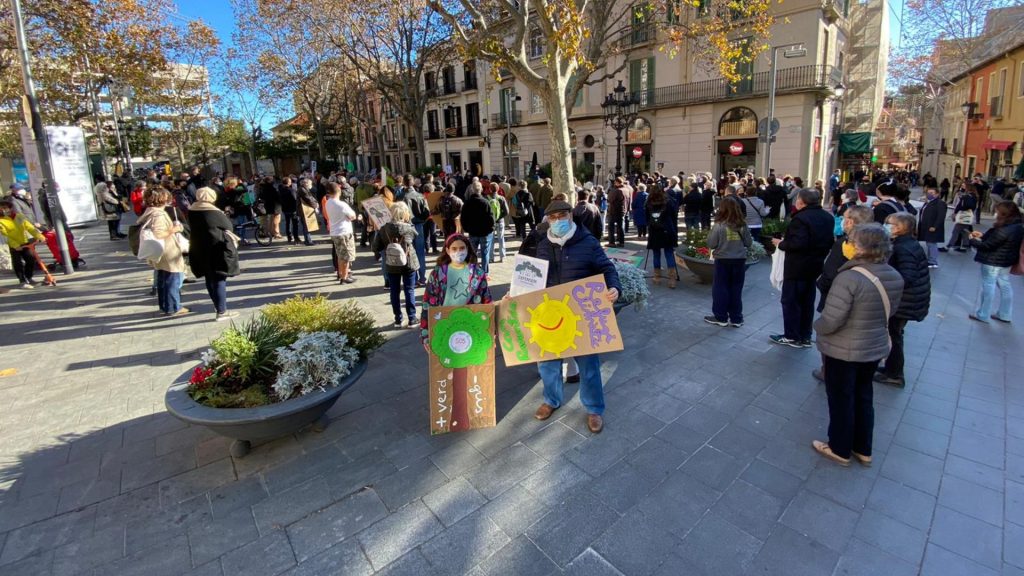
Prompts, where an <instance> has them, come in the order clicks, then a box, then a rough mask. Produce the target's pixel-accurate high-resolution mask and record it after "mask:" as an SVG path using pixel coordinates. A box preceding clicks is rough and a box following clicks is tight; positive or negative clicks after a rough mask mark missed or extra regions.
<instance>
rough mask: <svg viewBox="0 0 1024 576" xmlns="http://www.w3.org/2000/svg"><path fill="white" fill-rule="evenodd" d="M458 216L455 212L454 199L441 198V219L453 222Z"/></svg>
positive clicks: (448, 197)
mask: <svg viewBox="0 0 1024 576" xmlns="http://www.w3.org/2000/svg"><path fill="white" fill-rule="evenodd" d="M458 216H459V215H458V214H457V213H456V212H455V198H454V197H453V196H442V197H441V217H442V218H444V219H445V220H455V218H457V217H458Z"/></svg>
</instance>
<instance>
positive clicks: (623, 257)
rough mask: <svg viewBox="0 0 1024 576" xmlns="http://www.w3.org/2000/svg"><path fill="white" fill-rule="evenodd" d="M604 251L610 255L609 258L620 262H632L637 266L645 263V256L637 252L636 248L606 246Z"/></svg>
mask: <svg viewBox="0 0 1024 576" xmlns="http://www.w3.org/2000/svg"><path fill="white" fill-rule="evenodd" d="M604 253H605V254H607V255H608V259H609V260H618V261H619V262H625V263H626V264H632V265H633V266H636V267H637V268H640V267H641V266H643V265H644V257H643V256H640V255H638V254H637V253H636V250H626V249H624V248H605V249H604Z"/></svg>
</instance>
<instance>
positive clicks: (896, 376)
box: [875, 213, 932, 388]
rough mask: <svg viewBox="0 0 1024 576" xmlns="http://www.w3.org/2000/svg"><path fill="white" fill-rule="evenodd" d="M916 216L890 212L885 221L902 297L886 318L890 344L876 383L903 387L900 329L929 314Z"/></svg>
mask: <svg viewBox="0 0 1024 576" xmlns="http://www.w3.org/2000/svg"><path fill="white" fill-rule="evenodd" d="M915 220H916V219H915V218H914V217H913V216H911V215H910V214H906V213H900V214H893V215H892V216H890V217H889V218H888V220H887V221H886V223H887V224H889V226H890V229H891V230H892V255H891V256H889V266H892V267H893V268H895V269H896V271H897V272H899V273H900V276H902V277H903V297H902V298H901V299H900V305H899V307H897V308H896V311H895V312H894V313H893V315H892V317H890V318H889V340H890V341H891V342H892V347H891V349H890V351H889V357H888V358H887V359H886V360H885V366H884V367H879V368H878V371H879V374H877V375H875V382H880V383H882V384H888V385H890V386H898V387H900V388H903V387H904V386H905V381H904V379H903V365H904V359H903V330H904V328H906V326H907V322H909V321H911V320H913V321H915V322H920V321H922V320H924V319H925V317H926V316H928V307H929V305H930V304H931V297H932V282H931V277H930V276H929V274H928V265H927V264H926V260H925V256H924V250H922V249H921V245H920V244H918V243H917V240H915V239H914V227H915V225H916V221H915Z"/></svg>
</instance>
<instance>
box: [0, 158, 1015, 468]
mask: <svg viewBox="0 0 1024 576" xmlns="http://www.w3.org/2000/svg"><path fill="white" fill-rule="evenodd" d="M910 176H911V175H908V174H907V173H885V172H875V173H868V172H855V173H853V174H851V175H850V178H848V179H847V180H846V181H843V177H842V174H841V173H839V172H838V171H837V172H836V173H835V174H833V175H832V176H831V177H830V178H829V179H828V180H827V181H824V182H823V181H821V180H818V181H815V182H814V183H813V184H811V185H810V186H808V185H806V184H805V182H804V181H803V180H802V179H801V178H799V177H792V176H789V175H784V176H778V175H776V174H774V173H771V174H769V175H768V176H767V177H765V178H757V177H755V176H753V175H752V174H749V173H745V174H744V173H733V172H730V173H726V174H723V175H721V176H720V177H717V178H716V177H714V176H713V175H712V174H710V173H693V174H684V173H678V174H676V175H671V176H670V175H664V174H660V173H658V172H655V173H651V174H634V175H626V176H610V177H609V179H608V180H607V181H606V182H604V183H600V184H595V183H593V182H586V183H579V182H578V183H577V184H576V185H575V186H574V187H573V189H571V190H567V191H556V190H555V189H554V188H553V187H552V184H551V180H550V179H547V178H542V177H531V178H526V179H518V178H511V177H504V176H485V175H479V174H477V175H473V174H469V173H466V174H455V175H445V174H442V175H440V176H434V175H430V174H426V175H423V176H419V177H416V176H413V175H411V174H406V175H399V176H397V177H394V178H393V179H391V180H388V181H380V180H379V179H365V181H361V180H360V178H359V177H357V176H356V175H352V174H348V173H346V172H337V173H331V174H329V175H322V174H318V173H308V172H307V173H303V174H299V175H290V176H287V177H283V178H280V179H278V178H275V177H272V176H260V177H256V178H252V179H250V180H249V181H242V180H241V179H239V178H237V177H234V176H229V177H224V178H222V177H220V176H216V177H214V178H211V179H209V180H207V179H205V178H203V176H202V175H201V173H200V171H199V170H198V169H196V170H194V171H192V172H191V173H182V174H180V175H179V177H177V178H169V177H163V178H159V177H157V175H156V174H155V173H153V174H150V175H149V177H148V178H146V179H144V180H140V181H138V182H117V181H114V182H100V183H98V184H97V185H96V187H95V189H94V193H95V196H96V202H97V205H98V206H99V207H100V214H101V218H102V219H103V220H105V221H106V222H107V226H108V232H109V235H110V239H111V240H112V241H119V240H123V239H125V238H126V237H130V241H131V242H132V245H133V249H136V250H137V248H135V247H136V246H137V245H141V243H146V242H158V243H159V244H160V246H161V249H160V250H159V252H158V253H155V254H152V255H150V257H148V258H146V260H147V262H148V263H149V264H150V265H151V266H152V267H153V269H154V281H153V294H154V295H155V296H157V302H158V307H159V311H160V313H161V314H163V315H166V316H171V317H174V316H180V315H183V314H187V313H189V310H188V309H187V308H184V307H182V306H181V298H180V289H181V286H182V284H183V283H184V282H185V281H186V276H187V272H189V271H190V272H191V273H192V275H193V276H195V277H196V278H203V279H204V281H205V283H206V287H207V291H208V293H209V296H210V299H211V301H212V303H213V308H214V311H215V314H216V315H215V318H216V319H217V320H224V319H229V318H231V317H233V316H234V315H235V313H234V312H231V311H229V310H228V306H227V280H228V278H230V277H232V276H235V275H237V274H238V273H239V271H240V268H239V257H238V249H239V246H242V245H244V244H246V243H247V242H248V238H247V237H246V230H248V229H251V228H254V227H259V228H260V230H261V231H262V232H264V233H265V234H266V235H268V236H270V237H271V238H275V239H278V240H286V241H288V242H290V243H293V244H297V243H300V242H301V243H303V244H306V245H313V244H314V242H313V233H315V232H317V231H318V230H319V229H320V227H321V225H322V226H323V228H324V229H325V232H326V234H327V235H328V236H329V237H330V239H331V241H330V244H329V245H330V248H331V265H332V268H333V270H334V274H335V278H336V280H337V281H338V282H339V283H340V284H343V285H348V284H352V283H354V282H355V281H356V279H355V277H354V276H353V274H352V271H353V265H354V263H355V260H356V256H357V250H358V248H357V240H358V246H359V247H362V248H364V249H368V250H369V251H370V252H371V253H372V254H373V255H374V257H375V258H376V259H377V260H378V261H379V267H380V277H381V278H382V279H383V283H384V286H385V287H386V289H387V290H388V291H389V292H390V303H391V307H392V312H393V314H394V325H395V327H418V328H419V329H420V330H421V336H422V337H423V339H424V344H425V345H426V338H427V331H426V318H427V311H428V310H429V308H430V307H431V306H446V305H458V304H468V303H487V302H491V301H492V297H491V293H490V288H489V283H488V282H489V277H490V275H491V268H490V266H491V264H492V263H495V262H502V261H503V260H504V259H505V258H506V257H507V256H508V251H507V247H506V241H507V240H508V238H507V236H508V235H507V234H506V230H508V229H509V228H511V230H510V232H511V236H512V237H514V238H518V239H520V240H521V246H520V248H519V252H520V253H525V254H529V255H532V256H535V257H538V258H542V259H545V260H548V261H549V262H552V263H553V266H552V268H551V270H552V273H550V274H549V276H548V285H555V284H559V283H563V282H569V281H573V280H577V279H581V278H585V277H587V276H590V275H593V274H603V275H604V277H605V281H606V283H607V285H608V286H609V288H610V289H611V290H610V291H609V292H610V295H609V297H612V296H615V297H617V294H618V290H619V288H620V285H619V280H618V276H617V274H616V272H615V268H614V266H612V265H611V261H610V260H609V259H608V257H607V255H606V252H605V249H606V248H618V247H623V246H625V244H626V238H627V236H632V238H633V239H634V241H635V242H637V243H640V244H641V245H644V246H645V247H646V248H647V250H648V251H649V252H650V254H651V256H652V263H653V275H652V278H651V280H652V282H653V283H655V284H659V283H661V282H662V281H663V280H666V281H667V285H668V287H669V288H675V287H676V285H677V279H678V272H677V270H676V258H675V252H676V249H677V247H678V246H679V245H680V243H681V242H686V241H687V240H689V237H690V235H691V234H692V233H693V231H696V230H700V231H702V232H703V233H706V242H707V247H708V249H709V250H710V252H711V255H712V259H713V261H714V268H715V273H714V280H713V285H712V296H711V312H712V313H711V314H710V315H708V316H706V317H705V318H704V320H705V321H706V322H708V323H710V324H714V325H717V326H721V327H725V328H736V327H740V326H742V325H743V323H744V317H743V302H742V300H743V298H742V294H743V288H744V283H745V270H746V265H745V263H746V257H747V251H748V249H749V248H750V247H751V245H752V244H753V243H755V242H762V243H766V244H768V246H767V247H768V248H770V249H771V248H774V249H775V250H777V251H779V252H780V253H781V254H783V255H784V259H783V260H782V270H781V274H782V281H781V308H782V331H781V332H779V333H777V334H772V335H771V336H770V339H771V341H772V342H774V343H776V344H779V345H783V346H788V347H792V348H797V349H806V348H812V347H814V346H815V344H816V346H817V349H818V351H819V352H820V354H821V356H822V363H821V367H820V368H818V369H815V370H814V371H813V375H814V376H815V377H816V378H818V379H819V380H822V381H823V382H824V383H825V385H826V389H827V392H828V398H829V412H830V419H831V425H830V430H829V439H828V441H816V442H815V443H814V448H815V449H816V450H817V451H818V452H819V453H821V454H822V455H823V456H825V457H828V458H830V459H832V460H834V461H836V462H838V463H840V464H843V465H848V464H849V462H850V461H851V459H853V460H857V461H859V462H861V463H862V464H866V465H867V464H870V460H871V426H872V424H871V422H872V409H871V398H872V388H871V387H872V384H873V383H874V382H880V383H884V384H889V385H894V386H900V387H902V386H905V383H906V379H905V374H904V370H905V368H904V366H905V361H904V345H903V343H904V333H905V330H906V329H907V325H908V323H909V322H910V321H922V320H923V319H924V318H925V317H927V314H928V310H929V305H930V297H931V278H930V274H931V271H933V270H935V269H937V268H938V267H939V265H940V261H939V258H940V253H941V252H946V251H948V250H954V251H960V252H965V251H967V250H970V249H973V250H974V251H975V260H976V261H977V262H978V263H979V264H980V270H981V287H980V289H979V294H978V297H977V299H976V303H975V306H974V307H973V309H972V312H971V314H970V318H971V319H972V320H975V321H978V322H990V321H992V320H996V321H999V322H1010V321H1011V319H1012V298H1013V290H1012V287H1011V285H1010V282H1009V273H1010V270H1011V268H1012V267H1014V266H1019V265H1020V261H1019V260H1020V249H1021V241H1022V238H1024V226H1022V223H1021V209H1020V208H1021V203H1022V201H1024V198H1022V193H1021V191H1020V189H1019V188H1017V187H1016V186H1015V185H1006V184H1004V185H1002V186H1000V187H998V189H996V187H995V186H993V188H992V190H991V191H989V190H988V188H987V184H985V183H984V180H983V179H982V178H980V176H978V177H975V178H972V179H971V180H970V181H966V182H959V183H957V184H956V185H954V186H952V188H954V189H955V192H954V196H953V198H952V206H949V205H947V198H948V195H949V193H950V187H949V186H945V182H943V183H937V182H935V179H934V178H933V177H931V175H930V174H926V175H924V176H923V177H920V178H917V179H918V180H919V181H920V182H922V183H923V184H924V195H923V197H922V198H921V199H920V201H917V200H915V201H911V198H910V196H911V192H910V184H911V183H912V182H913V181H914V179H915V178H911V177H910ZM12 191H13V192H14V194H13V195H12V197H10V198H7V199H4V200H2V201H0V233H2V234H3V236H4V237H5V238H6V240H7V242H8V245H9V248H10V255H11V257H12V261H13V262H12V265H13V268H14V270H15V273H16V275H17V276H18V279H19V282H20V283H21V284H22V285H23V286H25V287H29V286H31V285H32V282H33V280H32V272H33V270H35V268H36V264H37V263H36V262H35V261H34V260H33V256H32V254H34V250H31V251H29V250H26V249H25V247H27V246H31V245H34V244H35V243H36V242H38V241H40V240H43V239H44V237H43V232H42V230H45V229H46V228H48V226H47V224H45V223H40V222H35V218H34V216H32V206H31V205H30V204H27V205H25V204H26V202H30V199H28V200H26V195H27V192H26V191H24V190H23V189H22V190H14V189H13V188H12ZM369 199H377V200H379V202H374V203H372V204H374V205H379V204H381V203H382V204H383V205H384V206H385V207H386V208H387V214H386V215H382V214H380V213H379V212H377V211H374V212H373V214H371V211H370V210H369V209H368V207H367V205H368V204H370V203H367V200H369ZM986 200H994V201H992V202H990V203H989V204H986ZM986 205H991V206H992V211H993V213H994V220H993V222H992V225H991V226H990V227H989V228H988V229H987V230H986V231H985V232H984V233H983V232H982V231H981V230H975V226H976V225H977V224H978V223H979V221H980V217H981V213H982V211H983V209H984V207H985V206H986ZM128 211H133V212H134V213H135V214H136V215H137V217H138V219H137V221H136V222H135V224H134V225H133V226H131V227H130V229H129V233H128V234H125V233H124V231H122V229H121V216H122V215H123V214H124V213H126V212H128ZM768 219H775V220H778V221H780V222H784V223H785V227H784V228H785V231H784V233H782V234H779V235H778V237H776V238H770V239H769V238H767V237H765V236H764V235H763V234H762V229H763V228H764V226H765V223H766V221H767V220H768ZM947 220H949V221H951V222H952V223H953V225H952V229H951V233H950V235H949V236H948V238H947V235H946V232H945V224H946V221H947ZM375 222H376V223H377V224H375ZM382 222H383V223H382ZM631 226H632V227H633V229H634V231H633V232H632V233H631V231H630V228H631ZM68 234H69V235H70V231H68ZM357 236H358V238H357ZM769 240H770V241H769ZM602 241H605V244H604V246H602V245H601V242H602ZM922 243H923V244H924V247H922V245H921V244H922ZM428 253H429V254H433V255H437V258H436V260H435V262H433V263H430V262H428V260H427V256H428ZM74 257H75V258H78V256H77V255H75V256H74ZM431 264H432V266H431ZM417 288H422V289H423V290H424V291H423V297H422V299H421V308H419V309H418V308H417V305H416V290H417ZM819 293H820V296H819ZM997 295H998V296H997ZM612 299H613V300H614V298H612ZM997 301H998V305H996V302H997ZM814 334H817V337H816V342H815V338H814ZM570 364H571V366H570V370H569V373H568V374H567V376H568V379H569V381H576V382H580V385H581V388H580V390H581V392H580V395H581V400H582V403H583V405H584V407H585V409H586V411H587V426H588V427H589V429H590V430H591V431H594V432H599V431H600V430H601V428H602V426H603V423H602V420H601V416H602V413H603V410H604V399H603V392H602V386H601V376H600V362H599V360H598V358H597V357H596V356H594V357H582V358H576V359H575V361H574V362H572V363H570ZM539 371H540V375H541V378H542V380H543V381H544V403H543V404H542V405H541V407H540V408H538V410H537V412H536V417H537V418H538V419H546V418H548V417H550V416H551V414H552V413H553V412H554V411H555V410H556V409H558V408H559V407H560V406H561V405H562V403H563V393H562V386H563V381H564V380H565V377H563V370H562V361H560V360H555V361H553V362H545V363H541V365H540V367H539Z"/></svg>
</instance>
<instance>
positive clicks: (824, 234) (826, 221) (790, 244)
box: [770, 188, 835, 348]
mask: <svg viewBox="0 0 1024 576" xmlns="http://www.w3.org/2000/svg"><path fill="white" fill-rule="evenodd" d="M795 207H796V212H795V213H794V214H793V217H792V219H791V220H790V223H789V226H788V227H787V228H786V233H785V236H783V238H782V239H781V240H780V239H778V238H773V239H772V242H773V243H774V244H775V247H776V248H778V249H779V250H782V251H783V252H785V266H784V271H783V281H782V318H783V324H784V332H783V333H782V334H773V335H771V337H770V339H771V341H772V342H774V343H776V344H782V345H785V346H790V347H793V348H810V347H811V324H812V322H813V321H814V296H815V280H816V279H817V278H818V276H819V275H820V274H821V269H822V265H823V264H824V262H825V256H827V255H828V253H829V250H831V249H832V245H833V244H834V242H835V234H834V232H835V219H834V218H833V217H832V215H831V214H829V213H828V212H826V211H825V210H824V209H822V207H821V193H820V192H818V191H817V190H815V189H814V188H801V189H800V190H799V191H798V192H797V195H796V201H795Z"/></svg>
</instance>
